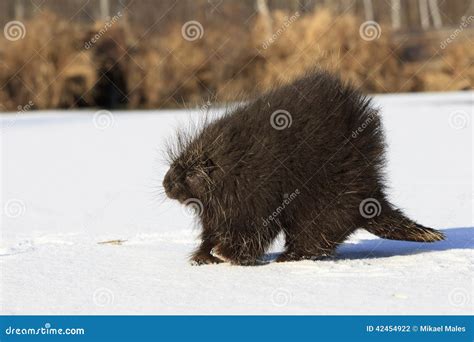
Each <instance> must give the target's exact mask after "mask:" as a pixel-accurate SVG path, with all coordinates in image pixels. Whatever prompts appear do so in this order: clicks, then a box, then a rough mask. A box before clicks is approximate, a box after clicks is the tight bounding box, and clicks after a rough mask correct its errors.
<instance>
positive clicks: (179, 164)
mask: <svg viewBox="0 0 474 342" xmlns="http://www.w3.org/2000/svg"><path fill="white" fill-rule="evenodd" d="M208 140H209V137H207V136H206V130H205V129H204V130H203V132H201V134H200V135H199V136H198V137H197V138H193V136H192V134H191V133H187V132H178V134H177V137H176V139H175V140H174V141H173V143H172V144H169V146H168V150H167V152H168V157H169V164H170V168H169V170H168V172H167V173H166V175H165V177H164V180H163V187H164V189H165V192H166V195H167V196H168V197H169V198H171V199H175V200H178V201H179V202H180V203H186V201H187V200H189V199H198V200H200V201H202V202H207V198H208V197H209V196H211V195H212V191H213V190H214V187H215V176H216V174H217V172H216V171H217V169H218V168H217V167H216V165H215V164H214V162H213V161H212V159H211V157H210V151H209V149H210V148H211V147H212V144H209V143H207V142H206V141H208Z"/></svg>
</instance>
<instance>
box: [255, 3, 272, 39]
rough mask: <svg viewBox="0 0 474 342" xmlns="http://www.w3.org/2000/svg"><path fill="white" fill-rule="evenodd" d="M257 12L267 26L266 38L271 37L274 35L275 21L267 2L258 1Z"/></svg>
mask: <svg viewBox="0 0 474 342" xmlns="http://www.w3.org/2000/svg"><path fill="white" fill-rule="evenodd" d="M256 7H257V11H258V13H259V15H260V16H261V17H262V19H263V23H264V25H265V36H266V37H270V36H271V35H272V33H273V19H272V16H271V14H270V10H269V9H268V3H267V0H257V6H256Z"/></svg>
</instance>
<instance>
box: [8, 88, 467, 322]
mask: <svg viewBox="0 0 474 342" xmlns="http://www.w3.org/2000/svg"><path fill="white" fill-rule="evenodd" d="M473 97H474V93H472V92H470V93H469V92H467V93H450V94H418V95H386V96H376V103H377V104H378V105H379V106H380V107H381V108H382V112H383V120H384V124H385V127H386V133H387V138H388V143H389V151H388V157H389V164H388V168H387V173H388V176H389V180H390V184H391V192H390V196H391V199H392V200H393V202H394V203H395V204H397V205H398V206H400V207H401V208H403V209H404V210H405V211H406V213H407V214H408V215H409V216H411V217H413V218H415V219H416V220H418V221H419V222H421V223H423V224H425V225H427V226H432V227H435V228H439V229H442V230H444V232H445V233H446V235H447V240H446V241H444V242H439V243H435V244H426V245H425V244H420V243H410V242H399V241H388V240H382V239H379V238H377V237H375V236H373V235H371V234H369V233H367V232H365V231H361V232H358V233H356V234H355V235H354V236H353V238H352V239H351V240H349V241H347V243H346V244H344V245H343V246H342V247H341V248H340V249H339V252H338V255H337V258H335V259H333V260H326V261H317V262H312V261H303V262H293V263H284V264H275V263H271V264H268V265H265V266H259V267H237V266H229V265H227V264H220V265H209V266H201V267H196V266H191V265H190V264H189V263H188V261H187V256H188V254H189V253H190V252H191V251H192V249H193V247H194V246H195V245H196V243H197V241H196V235H197V229H196V227H195V225H194V224H193V221H194V220H193V218H192V217H189V216H188V215H189V214H188V213H187V212H186V211H184V210H183V208H182V207H180V206H179V205H178V204H177V203H174V202H172V201H169V200H165V199H164V198H163V197H162V196H159V195H158V194H157V193H156V190H157V189H159V185H160V183H161V179H162V177H163V175H164V173H165V171H166V166H165V165H164V163H163V161H162V156H161V153H160V150H161V148H162V146H163V142H164V140H165V139H166V138H168V137H169V136H170V135H171V134H172V131H173V128H174V127H177V126H178V125H179V124H180V123H182V122H186V121H188V120H190V116H192V115H196V113H194V114H193V113H190V112H184V111H151V112H115V113H114V114H113V116H111V117H109V116H108V115H107V114H102V113H101V114H99V115H98V116H94V112H93V111H90V112H83V111H81V112H79V111H67V112H54V111H53V112H39V113H27V114H9V115H0V121H1V123H2V128H1V130H0V136H1V144H2V146H1V149H0V151H1V153H2V155H1V159H0V160H1V165H2V167H1V173H2V174H1V199H2V204H1V205H2V207H1V209H2V210H1V211H2V216H1V244H0V266H1V278H0V286H1V288H0V290H1V296H0V303H1V314H469V313H473V253H472V252H473V245H474V240H473V238H474V228H473V226H474V224H473V217H472V214H473V197H474V196H473V195H474V191H473V187H472V184H473V182H472V170H473V164H472V152H473V151H472V150H473V146H472V136H473V128H472V127H473V125H472V110H473V109H472V108H473ZM109 240H123V243H121V244H112V243H106V244H100V243H99V242H103V241H109ZM278 248H279V244H278V243H277V244H276V246H275V248H274V251H278Z"/></svg>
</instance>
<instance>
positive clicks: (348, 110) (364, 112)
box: [208, 71, 383, 193]
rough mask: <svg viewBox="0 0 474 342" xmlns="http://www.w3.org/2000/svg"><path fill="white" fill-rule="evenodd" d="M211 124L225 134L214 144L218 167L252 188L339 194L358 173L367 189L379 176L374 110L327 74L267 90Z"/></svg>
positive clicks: (380, 146) (379, 135)
mask: <svg viewBox="0 0 474 342" xmlns="http://www.w3.org/2000/svg"><path fill="white" fill-rule="evenodd" d="M211 126H214V127H213V128H212V129H213V130H214V132H215V134H214V135H212V136H218V135H220V136H221V139H220V143H219V144H216V145H214V146H213V148H212V149H213V150H214V153H215V154H217V155H219V156H220V157H219V158H218V159H220V161H221V162H220V165H221V166H222V167H223V168H224V169H225V170H227V172H228V175H229V176H232V177H237V179H239V180H240V184H241V186H242V187H244V188H246V189H247V190H251V189H255V188H257V187H258V186H259V185H260V186H263V187H265V188H267V189H271V190H272V191H278V192H279V193H288V192H291V191H293V190H294V189H295V188H298V187H299V188H301V186H303V185H306V186H308V188H310V189H316V188H319V187H321V190H324V189H326V188H327V187H336V188H334V189H331V191H334V192H337V188H342V187H344V186H345V185H347V183H348V182H352V181H354V180H355V179H358V178H359V177H360V176H361V174H364V175H365V179H364V188H367V189H370V188H374V186H375V185H376V184H377V183H378V181H379V179H380V178H381V176H380V172H379V171H380V168H381V166H382V165H383V136H382V132H381V129H380V121H379V118H378V115H377V112H376V110H374V109H372V108H371V107H370V101H369V100H368V99H367V98H366V97H364V96H363V95H361V94H360V93H359V92H357V91H355V90H354V89H352V88H351V87H349V86H346V85H344V84H343V83H342V82H341V81H340V80H339V79H338V78H336V77H335V76H332V75H330V74H329V73H327V72H323V71H318V72H316V73H314V74H311V75H309V76H307V77H305V78H302V79H300V80H298V81H296V82H295V83H293V84H290V85H286V86H283V87H281V88H277V89H275V90H273V91H270V92H268V93H266V94H264V95H263V96H262V97H260V98H258V99H257V100H255V101H252V102H250V103H249V104H247V105H244V106H242V107H241V108H239V109H238V110H237V111H235V112H234V113H232V114H229V115H227V116H225V117H224V118H222V119H221V120H218V122H216V123H215V124H213V125H211ZM208 140H209V139H208Z"/></svg>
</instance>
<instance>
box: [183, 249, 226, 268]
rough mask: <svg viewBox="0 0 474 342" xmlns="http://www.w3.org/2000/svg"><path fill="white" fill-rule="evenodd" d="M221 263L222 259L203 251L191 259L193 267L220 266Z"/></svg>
mask: <svg viewBox="0 0 474 342" xmlns="http://www.w3.org/2000/svg"><path fill="white" fill-rule="evenodd" d="M221 262H222V260H221V259H219V258H217V257H215V256H213V255H211V254H209V253H208V252H202V251H197V252H196V253H194V254H193V256H192V257H191V259H190V263H191V265H193V266H200V265H209V264H220V263H221Z"/></svg>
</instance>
